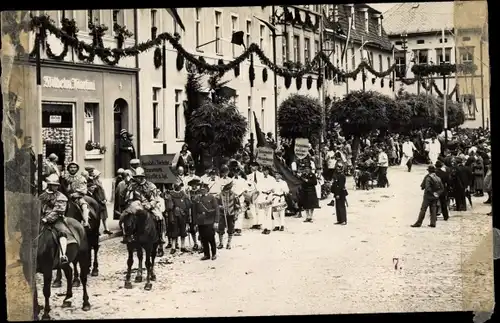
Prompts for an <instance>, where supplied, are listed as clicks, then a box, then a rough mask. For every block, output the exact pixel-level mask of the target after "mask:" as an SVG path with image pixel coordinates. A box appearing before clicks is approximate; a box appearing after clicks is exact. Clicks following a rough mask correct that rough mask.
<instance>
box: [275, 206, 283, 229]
mask: <svg viewBox="0 0 500 323" xmlns="http://www.w3.org/2000/svg"><path fill="white" fill-rule="evenodd" d="M273 216H274V222H273V223H274V226H275V227H284V226H285V209H283V210H281V211H277V212H273Z"/></svg>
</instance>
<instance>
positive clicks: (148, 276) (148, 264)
mask: <svg viewBox="0 0 500 323" xmlns="http://www.w3.org/2000/svg"><path fill="white" fill-rule="evenodd" d="M152 247H154V245H152V246H147V247H146V248H145V249H146V271H147V273H146V285H145V286H144V289H145V290H151V288H152V287H153V285H152V284H151V280H150V279H151V268H152V265H151V256H152V250H151V249H153V248H152Z"/></svg>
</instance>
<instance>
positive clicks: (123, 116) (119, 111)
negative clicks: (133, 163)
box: [113, 98, 128, 173]
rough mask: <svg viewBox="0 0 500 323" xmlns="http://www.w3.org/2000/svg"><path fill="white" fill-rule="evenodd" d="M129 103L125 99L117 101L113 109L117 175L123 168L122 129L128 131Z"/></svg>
mask: <svg viewBox="0 0 500 323" xmlns="http://www.w3.org/2000/svg"><path fill="white" fill-rule="evenodd" d="M127 110H128V103H127V101H125V100H124V99H121V98H120V99H117V100H116V101H115V104H114V107H113V117H114V118H113V120H114V122H113V123H114V133H115V144H114V148H115V149H114V152H115V173H116V171H117V170H118V169H119V168H120V167H122V165H121V161H120V149H119V148H120V131H121V130H122V129H125V130H128V129H127V124H128V120H127V112H128V111H127Z"/></svg>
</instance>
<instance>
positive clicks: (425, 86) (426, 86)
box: [420, 80, 457, 100]
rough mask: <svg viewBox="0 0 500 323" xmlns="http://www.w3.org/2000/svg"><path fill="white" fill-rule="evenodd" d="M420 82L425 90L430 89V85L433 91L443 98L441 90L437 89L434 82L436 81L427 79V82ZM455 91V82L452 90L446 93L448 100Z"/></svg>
mask: <svg viewBox="0 0 500 323" xmlns="http://www.w3.org/2000/svg"><path fill="white" fill-rule="evenodd" d="M420 84H421V85H422V87H423V88H424V90H426V91H431V87H432V89H434V91H436V94H437V95H438V96H439V97H440V98H441V99H442V98H444V94H443V92H441V90H439V87H438V86H437V84H436V82H435V81H434V80H432V81H429V84H427V82H426V81H425V80H422V81H421V83H420ZM456 91H457V84H455V87H454V88H453V90H452V91H451V92H450V94H448V99H449V100H452V98H453V95H455V93H456Z"/></svg>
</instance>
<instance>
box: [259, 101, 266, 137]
mask: <svg viewBox="0 0 500 323" xmlns="http://www.w3.org/2000/svg"><path fill="white" fill-rule="evenodd" d="M260 123H261V127H262V131H264V129H266V98H260Z"/></svg>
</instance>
